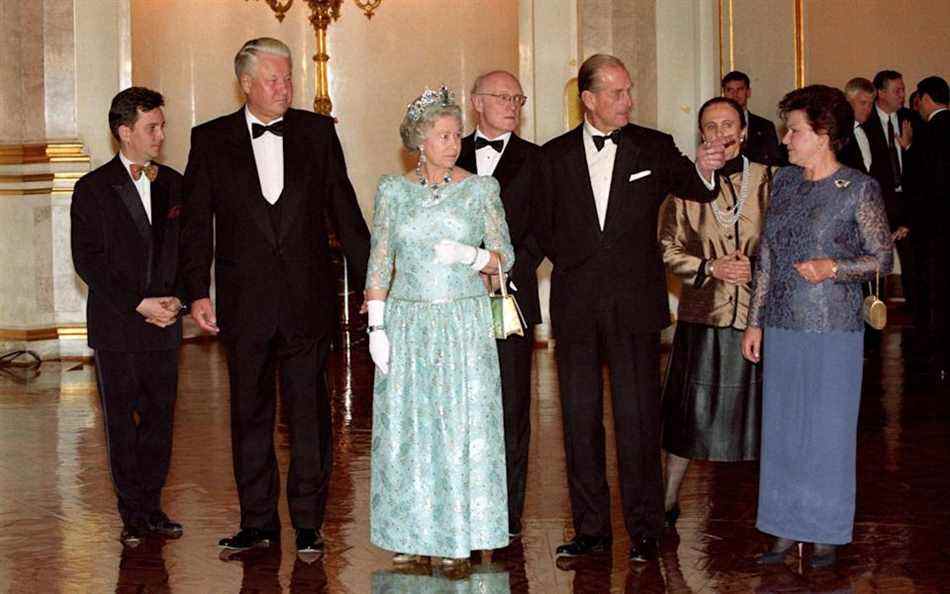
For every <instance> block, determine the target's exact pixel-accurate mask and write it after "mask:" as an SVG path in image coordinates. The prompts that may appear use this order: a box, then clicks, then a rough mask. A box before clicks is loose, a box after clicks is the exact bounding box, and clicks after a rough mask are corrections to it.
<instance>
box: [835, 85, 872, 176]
mask: <svg viewBox="0 0 950 594" xmlns="http://www.w3.org/2000/svg"><path fill="white" fill-rule="evenodd" d="M875 93H876V91H875V89H874V85H873V84H872V83H871V81H869V80H868V79H866V78H861V77H856V78H852V79H851V80H849V81H848V84H846V85H845V87H844V95H845V97H847V99H848V103H850V104H851V108H852V109H853V110H854V129H853V130H852V131H851V139H850V141H849V142H848V144H846V145H845V147H844V149H842V151H841V154H840V155H838V160H840V161H841V162H842V163H844V164H845V165H847V166H848V167H853V168H854V169H857V170H858V171H860V172H862V173H867V172H868V171H870V170H871V145H870V142H869V141H868V136H867V134H866V133H865V130H864V123H865V122H867V121H868V116H870V115H871V109H872V108H873V107H874V96H875Z"/></svg>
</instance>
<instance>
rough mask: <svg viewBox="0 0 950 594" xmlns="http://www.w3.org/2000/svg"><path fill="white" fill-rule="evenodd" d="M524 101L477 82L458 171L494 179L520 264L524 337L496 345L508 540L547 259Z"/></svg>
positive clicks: (492, 79)
mask: <svg viewBox="0 0 950 594" xmlns="http://www.w3.org/2000/svg"><path fill="white" fill-rule="evenodd" d="M525 101H526V98H525V96H524V92H523V91H522V90H521V83H519V82H518V79H517V78H515V76H514V75H513V74H511V73H509V72H504V71H494V72H489V73H487V74H483V75H482V76H479V77H478V78H477V79H476V80H475V84H474V85H473V88H472V107H473V109H474V110H475V113H476V114H477V117H478V126H477V128H476V129H475V131H474V132H472V133H471V134H469V135H468V136H466V137H465V138H463V139H462V150H461V153H460V154H459V159H458V165H459V166H460V167H462V168H464V169H467V170H469V171H471V172H473V173H477V174H478V175H491V176H494V178H495V179H497V180H498V183H499V184H500V185H501V201H502V203H503V204H504V206H505V217H506V218H507V222H508V232H509V233H510V234H511V243H512V245H513V246H514V248H515V264H514V267H513V268H512V269H511V271H510V272H509V274H508V283H507V287H508V291H510V292H511V293H512V294H514V295H515V296H516V297H517V300H518V305H519V306H520V307H521V312H522V313H523V314H524V317H525V322H526V323H527V328H525V335H524V336H514V335H513V336H509V337H508V338H507V339H505V340H498V341H496V342H497V345H498V362H499V364H500V366H501V396H502V406H503V408H504V423H505V454H506V459H507V471H508V534H509V536H510V537H511V538H517V537H519V536H520V535H521V516H522V512H523V511H524V499H525V488H526V485H527V475H528V447H529V444H530V441H531V420H530V412H531V360H532V350H533V347H534V326H535V324H539V323H541V305H540V302H539V300H538V276H537V270H538V265H539V264H540V263H541V260H542V259H543V258H544V256H543V255H542V254H541V248H540V247H539V246H538V243H537V241H536V240H535V238H534V236H533V234H532V233H531V194H532V185H531V184H532V182H533V171H534V164H535V159H536V158H537V154H538V147H537V145H535V144H533V143H531V142H528V141H527V140H524V139H522V138H520V137H519V136H518V135H517V134H515V129H516V128H517V127H518V124H519V123H520V119H521V107H522V105H524V103H525Z"/></svg>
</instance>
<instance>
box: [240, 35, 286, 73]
mask: <svg viewBox="0 0 950 594" xmlns="http://www.w3.org/2000/svg"><path fill="white" fill-rule="evenodd" d="M258 54H271V55H272V56H280V57H282V58H287V59H288V60H290V59H291V54H290V48H289V47H287V44H285V43H284V42H283V41H280V40H278V39H274V38H273V37H258V38H257V39H251V40H250V41H248V42H247V43H245V44H244V45H243V46H241V49H240V50H238V53H237V55H235V56H234V74H235V75H237V77H238V79H240V78H241V76H243V75H245V74H253V72H254V69H255V68H257V56H258Z"/></svg>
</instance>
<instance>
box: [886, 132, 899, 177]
mask: <svg viewBox="0 0 950 594" xmlns="http://www.w3.org/2000/svg"><path fill="white" fill-rule="evenodd" d="M887 144H888V151H887V152H888V156H889V157H890V160H891V173H893V174H894V187H895V188H899V187H901V162H900V157H898V156H897V139H896V138H895V136H894V124H893V120H892V119H891V117H890V116H888V118H887Z"/></svg>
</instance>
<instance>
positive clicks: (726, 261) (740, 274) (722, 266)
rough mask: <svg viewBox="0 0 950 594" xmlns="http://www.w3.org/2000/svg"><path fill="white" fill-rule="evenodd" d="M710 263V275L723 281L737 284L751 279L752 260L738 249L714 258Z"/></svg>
mask: <svg viewBox="0 0 950 594" xmlns="http://www.w3.org/2000/svg"><path fill="white" fill-rule="evenodd" d="M711 264H712V272H710V275H711V276H712V277H713V278H715V279H717V280H721V281H722V282H724V283H729V284H730V285H739V284H744V283H747V282H749V281H751V280H752V262H751V261H750V260H749V257H748V256H746V255H744V254H743V253H742V252H740V251H739V250H736V251H735V252H733V253H731V254H729V255H728V256H723V257H722V258H716V259H715V260H713V261H712V262H711Z"/></svg>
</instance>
